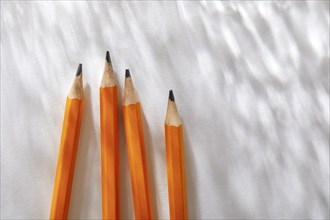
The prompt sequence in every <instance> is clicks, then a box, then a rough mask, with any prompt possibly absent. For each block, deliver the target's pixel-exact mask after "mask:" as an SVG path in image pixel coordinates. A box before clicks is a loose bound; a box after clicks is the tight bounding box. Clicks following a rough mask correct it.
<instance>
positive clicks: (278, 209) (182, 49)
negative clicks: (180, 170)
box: [1, 1, 329, 219]
mask: <svg viewBox="0 0 330 220" xmlns="http://www.w3.org/2000/svg"><path fill="white" fill-rule="evenodd" d="M328 28H329V2H328V1H308V2H301V1H291V2H290V1H288V2H277V1H275V2H271V1H251V2H239V1H238V2H227V1H224V2H216V1H203V2H189V1H185V2H172V1H167V2H157V1H150V2H138V1H135V2H115V1H113V2H105V1H99V2H69V1H63V2H49V1H35V2H25V1H17V2H1V218H2V219H14V218H16V219H47V218H48V216H49V210H50V204H51V195H52V190H53V181H54V174H55V168H56V161H57V154H58V149H59V142H60V136H61V127H62V120H63V114H64V106H65V100H66V95H67V94H68V92H69V88H70V86H71V83H72V79H73V77H74V74H75V71H76V68H77V65H78V63H79V62H81V63H83V72H84V85H85V95H86V106H85V112H84V116H83V122H82V128H81V137H80V142H79V148H78V156H77V163H76V170H75V176H74V183H73V191H72V198H71V206H70V213H69V217H70V218H72V219H100V218H101V185H100V141H99V139H100V137H99V136H100V131H99V130H100V129H99V85H100V81H101V75H102V71H103V65H104V56H105V51H106V50H110V52H111V57H112V61H113V65H114V69H115V70H116V72H117V76H118V81H119V84H120V87H121V92H122V88H123V81H124V70H125V69H126V68H130V70H131V73H132V76H133V80H134V83H135V85H136V89H137V90H138V93H139V96H140V99H141V103H142V106H143V111H144V126H145V140H146V147H147V156H148V164H149V170H148V171H149V175H150V181H151V193H152V201H153V202H152V204H153V209H154V215H155V217H156V218H161V219H166V218H168V217H169V211H168V198H167V196H168V195H167V177H166V160H165V143H164V127H163V123H164V118H165V111H166V105H167V96H168V90H169V89H174V92H175V97H176V100H177V105H178V109H179V111H180V114H181V116H182V118H183V121H184V129H185V131H184V132H185V157H186V167H187V168H186V170H187V189H188V208H189V217H190V218H193V219H230V218H234V219H245V218H249V219H323V218H329V73H328V70H329V69H328V68H329V29H328ZM120 99H121V95H120ZM119 111H120V180H121V217H122V218H124V219H129V218H133V207H132V198H131V190H130V180H129V171H128V161H127V152H126V145H125V138H124V129H123V123H122V122H123V121H122V112H121V109H119Z"/></svg>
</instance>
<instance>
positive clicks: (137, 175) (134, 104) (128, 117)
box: [123, 72, 152, 219]
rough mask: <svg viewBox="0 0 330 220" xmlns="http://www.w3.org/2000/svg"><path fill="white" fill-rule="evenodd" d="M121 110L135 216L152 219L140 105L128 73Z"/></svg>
mask: <svg viewBox="0 0 330 220" xmlns="http://www.w3.org/2000/svg"><path fill="white" fill-rule="evenodd" d="M128 73H129V72H128ZM123 112H124V122H125V130H126V143H127V152H128V160H129V167H130V175H131V186H132V194H133V203H134V213H135V218H136V219H152V208H151V202H150V190H149V180H148V174H147V162H146V152H145V146H144V137H143V128H142V117H141V106H140V102H139V100H138V97H137V94H136V92H135V89H134V87H133V83H132V79H131V77H130V76H129V74H126V79H125V90H124V101H123Z"/></svg>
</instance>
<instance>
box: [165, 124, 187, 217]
mask: <svg viewBox="0 0 330 220" xmlns="http://www.w3.org/2000/svg"><path fill="white" fill-rule="evenodd" d="M182 133H183V128H182V125H179V126H170V125H167V124H165V138H166V161H167V178H168V192H169V208H170V218H171V219H187V218H188V214H187V202H186V179H185V166H184V144H183V135H182Z"/></svg>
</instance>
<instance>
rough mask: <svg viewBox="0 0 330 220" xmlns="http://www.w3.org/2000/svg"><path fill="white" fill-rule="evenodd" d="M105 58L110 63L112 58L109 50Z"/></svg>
mask: <svg viewBox="0 0 330 220" xmlns="http://www.w3.org/2000/svg"><path fill="white" fill-rule="evenodd" d="M105 60H106V61H107V62H108V63H111V58H110V53H109V51H107V53H106V55H105Z"/></svg>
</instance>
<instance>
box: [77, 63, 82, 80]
mask: <svg viewBox="0 0 330 220" xmlns="http://www.w3.org/2000/svg"><path fill="white" fill-rule="evenodd" d="M81 73H82V64H81V63H79V66H78V69H77V73H76V77H77V76H80V75H81Z"/></svg>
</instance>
